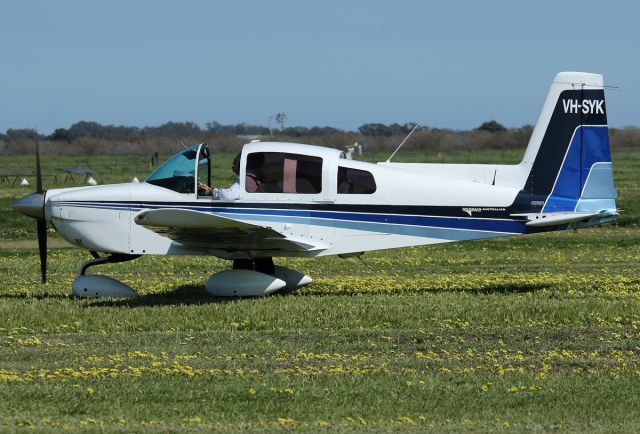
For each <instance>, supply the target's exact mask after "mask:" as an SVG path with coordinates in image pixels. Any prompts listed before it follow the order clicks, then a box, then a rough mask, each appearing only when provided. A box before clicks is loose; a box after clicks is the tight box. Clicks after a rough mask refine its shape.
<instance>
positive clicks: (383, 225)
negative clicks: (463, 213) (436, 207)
mask: <svg viewBox="0 0 640 434" xmlns="http://www.w3.org/2000/svg"><path fill="white" fill-rule="evenodd" d="M60 204H61V205H68V206H77V207H87V208H106V209H116V210H127V209H128V210H131V211H141V210H144V209H161V208H174V209H186V210H193V211H200V212H206V213H210V214H218V215H221V216H223V217H228V218H236V219H249V220H253V221H257V220H273V221H278V222H281V223H298V224H304V223H308V224H311V225H318V226H334V227H340V228H349V229H358V230H368V231H373V232H384V233H399V234H400V233H407V234H408V232H411V234H415V235H417V236H427V235H426V234H423V233H424V231H420V230H414V229H407V228H411V227H413V228H436V229H445V230H449V231H450V230H462V231H474V232H476V233H477V232H487V233H491V234H493V233H496V234H505V235H509V234H521V233H529V232H538V231H532V230H530V229H529V228H526V227H525V226H524V224H523V221H522V220H512V219H498V218H480V217H469V218H465V217H444V216H430V215H415V214H392V213H372V212H357V213H356V212H346V211H334V210H326V211H322V210H305V209H281V208H267V207H264V206H265V205H264V204H256V205H258V206H260V208H239V207H224V206H215V207H211V206H207V205H208V204H207V205H204V206H203V205H200V204H194V203H185V204H171V205H168V204H158V203H154V204H145V203H140V202H135V203H129V202H108V203H102V202H61V203H60ZM244 205H250V204H244ZM418 233H420V234H423V235H418ZM429 236H431V235H429ZM461 239H468V238H467V237H464V238H461Z"/></svg>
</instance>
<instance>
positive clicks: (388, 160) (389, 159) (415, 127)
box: [385, 122, 420, 163]
mask: <svg viewBox="0 0 640 434" xmlns="http://www.w3.org/2000/svg"><path fill="white" fill-rule="evenodd" d="M419 126H420V123H419V122H418V123H417V124H416V125H415V126H414V127H413V129H412V130H411V131H410V132H409V134H407V137H405V138H404V140H403V141H402V143H400V144H399V145H398V147H397V148H396V150H395V151H393V154H391V155H390V156H389V158H387V161H385V163H391V159H392V158H393V156H394V155H396V152H398V151H399V150H400V148H402V145H404V143H405V142H406V141H407V140H408V139H409V137H411V134H413V132H414V131H415V130H417V129H418V127H419Z"/></svg>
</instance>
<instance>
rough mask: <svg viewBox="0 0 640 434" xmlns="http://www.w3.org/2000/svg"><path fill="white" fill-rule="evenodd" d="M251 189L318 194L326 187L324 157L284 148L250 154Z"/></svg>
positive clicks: (247, 182)
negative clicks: (285, 150)
mask: <svg viewBox="0 0 640 434" xmlns="http://www.w3.org/2000/svg"><path fill="white" fill-rule="evenodd" d="M246 175H247V179H246V182H245V185H246V190H247V192H248V193H254V192H255V193H297V194H317V193H320V192H321V191H322V158H319V157H312V156H309V155H300V154H287V153H283V152H254V153H252V154H249V155H248V156H247V170H246Z"/></svg>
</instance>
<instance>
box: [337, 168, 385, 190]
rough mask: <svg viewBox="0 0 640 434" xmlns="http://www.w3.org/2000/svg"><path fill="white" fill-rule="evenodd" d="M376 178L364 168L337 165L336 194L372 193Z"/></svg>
mask: <svg viewBox="0 0 640 434" xmlns="http://www.w3.org/2000/svg"><path fill="white" fill-rule="evenodd" d="M375 191H376V180H375V179H374V178H373V175H372V174H371V173H370V172H367V171H366V170H360V169H353V168H351V167H342V166H339V167H338V194H372V193H375Z"/></svg>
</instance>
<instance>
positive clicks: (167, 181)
mask: <svg viewBox="0 0 640 434" xmlns="http://www.w3.org/2000/svg"><path fill="white" fill-rule="evenodd" d="M198 146H200V145H194V146H191V147H190V148H187V149H185V150H184V151H182V152H180V153H179V154H176V155H174V156H173V157H171V158H170V159H169V160H167V161H166V162H165V163H164V164H162V165H161V166H160V167H158V168H157V169H156V170H154V171H153V173H152V174H151V175H149V177H148V178H147V179H146V180H145V182H148V183H149V184H153V185H157V186H159V187H164V188H168V189H169V190H173V191H176V192H178V193H193V192H194V187H195V178H194V176H195V169H196V166H195V164H196V156H197V155H198Z"/></svg>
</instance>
